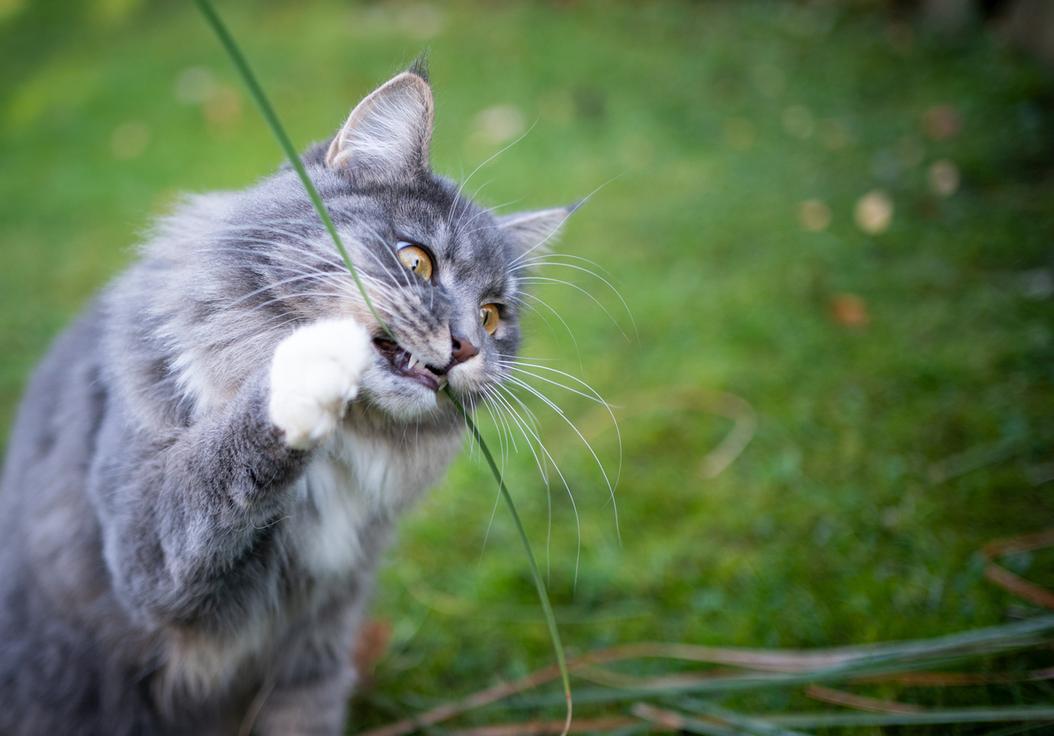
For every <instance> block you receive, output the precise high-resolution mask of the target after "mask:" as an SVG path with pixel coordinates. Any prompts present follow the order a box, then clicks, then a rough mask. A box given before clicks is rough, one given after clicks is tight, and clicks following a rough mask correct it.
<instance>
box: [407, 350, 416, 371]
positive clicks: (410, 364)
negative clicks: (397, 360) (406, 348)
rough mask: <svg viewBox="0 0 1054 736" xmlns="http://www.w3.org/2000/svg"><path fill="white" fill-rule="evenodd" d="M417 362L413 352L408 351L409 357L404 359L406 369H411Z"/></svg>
mask: <svg viewBox="0 0 1054 736" xmlns="http://www.w3.org/2000/svg"><path fill="white" fill-rule="evenodd" d="M418 362H419V361H418V360H417V357H416V356H415V355H414V354H413V353H410V358H409V359H408V360H407V361H406V370H408V371H412V370H413V369H414V366H415V365H417V363H418Z"/></svg>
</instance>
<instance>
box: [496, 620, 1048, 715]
mask: <svg viewBox="0 0 1054 736" xmlns="http://www.w3.org/2000/svg"><path fill="white" fill-rule="evenodd" d="M1051 631H1054V616H1042V617H1038V618H1034V619H1029V620H1027V621H1020V622H1017V623H1012V624H1004V625H1002V626H991V627H987V628H983V629H976V630H974V631H967V632H963V633H959V634H950V635H948V636H941V637H935V638H933V639H929V640H926V639H922V640H913V641H907V642H896V643H892V644H886V645H876V646H875V647H874V648H869V649H867V650H864V652H862V653H861V654H860V656H858V657H854V658H852V659H850V660H848V661H846V662H843V663H840V664H837V665H835V666H831V667H822V668H816V669H813V670H808V671H799V672H795V673H790V674H774V673H751V674H746V675H742V676H732V677H715V678H712V679H709V680H699V681H696V682H683V683H672V684H669V685H666V686H663V687H634V688H589V689H585V690H582V689H579V690H578V692H577V693H576V694H575V700H576V702H578V703H617V702H626V701H630V700H642V699H649V698H654V697H657V696H662V695H673V694H677V693H704V692H705V693H721V692H732V691H743V690H759V689H766V688H778V687H791V686H797V685H807V684H812V683H815V682H833V681H838V680H845V679H849V678H852V677H856V676H860V675H878V674H888V673H897V672H903V671H905V670H911V669H919V668H922V667H926V666H932V665H934V664H935V663H938V662H941V663H948V662H954V661H957V660H962V659H965V658H968V657H974V656H979V655H982V654H994V653H996V652H1003V651H1012V650H1015V649H1022V648H1024V647H1028V646H1032V645H1036V644H1039V643H1041V642H1043V641H1044V638H1043V637H1044V635H1049V633H1050V632H1051ZM558 703H559V700H557V699H554V698H553V697H552V696H551V695H545V694H542V695H538V696H537V697H529V698H521V699H519V700H517V701H516V702H513V703H509V704H508V707H509V708H513V709H518V708H538V707H543V706H547V705H557V704H558Z"/></svg>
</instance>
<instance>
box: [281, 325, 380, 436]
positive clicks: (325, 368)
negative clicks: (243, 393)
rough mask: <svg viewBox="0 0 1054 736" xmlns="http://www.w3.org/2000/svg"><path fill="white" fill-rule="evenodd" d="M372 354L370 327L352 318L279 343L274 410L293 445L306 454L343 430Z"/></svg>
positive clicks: (310, 327) (307, 330) (314, 327)
mask: <svg viewBox="0 0 1054 736" xmlns="http://www.w3.org/2000/svg"><path fill="white" fill-rule="evenodd" d="M371 351H372V348H371V346H370V336H369V333H368V332H367V331H366V328H365V327H363V326H362V325H360V324H359V323H358V322H355V321H353V320H350V319H344V320H325V321H321V322H315V323H314V324H311V325H308V326H307V327H302V328H300V329H299V330H297V331H296V332H294V333H292V334H291V335H289V336H288V337H286V338H285V339H284V340H282V342H280V343H279V344H278V347H277V348H276V349H275V353H274V358H273V360H272V362H271V398H270V402H269V405H268V410H269V412H270V418H271V422H272V423H273V424H274V425H275V426H276V427H278V428H279V429H280V430H282V431H283V432H284V433H285V441H286V444H287V445H289V446H290V447H292V448H295V449H298V450H306V449H308V448H310V447H312V446H313V445H314V444H315V443H317V442H318V441H319V440H321V439H322V438H324V437H325V436H326V435H328V434H330V433H331V432H333V430H335V429H336V428H337V425H338V423H339V422H340V420H341V418H342V417H343V416H344V411H345V409H346V408H347V404H348V402H349V401H351V400H352V399H354V398H355V396H356V395H357V394H358V391H359V379H360V377H361V376H362V372H363V371H364V370H365V369H366V366H367V365H369V361H370V356H371Z"/></svg>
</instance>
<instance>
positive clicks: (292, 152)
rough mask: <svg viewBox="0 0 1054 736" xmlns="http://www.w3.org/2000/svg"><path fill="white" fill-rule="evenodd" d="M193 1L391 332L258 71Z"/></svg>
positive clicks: (210, 13) (203, 3) (199, 1)
mask: <svg viewBox="0 0 1054 736" xmlns="http://www.w3.org/2000/svg"><path fill="white" fill-rule="evenodd" d="M194 3H195V4H196V5H197V6H198V10H200V11H201V14H202V15H203V16H204V17H205V20H206V21H207V22H208V24H209V26H211V28H212V30H213V31H214V32H215V33H216V36H217V37H218V38H219V40H220V43H221V44H223V48H224V49H225V50H226V52H227V55H228V56H230V57H231V61H232V62H233V63H234V66H235V68H236V69H237V70H238V73H239V74H240V75H241V77H242V81H243V82H245V86H246V87H248V88H249V96H250V97H252V98H253V101H254V102H255V103H256V106H257V107H258V108H260V114H261V115H263V117H264V120H266V121H267V125H268V126H270V128H271V132H272V133H273V134H274V137H275V138H276V139H277V140H278V144H279V145H280V146H281V147H282V151H283V152H284V153H285V156H286V158H287V159H289V163H290V164H291V165H292V166H293V169H294V170H295V171H296V175H297V176H299V177H300V181H301V182H303V184H304V189H305V190H307V196H308V197H309V198H310V199H311V204H312V205H314V207H315V211H316V212H318V216H319V217H320V218H322V224H323V225H325V227H326V231H327V232H328V233H329V236H330V237H331V238H332V239H333V244H334V245H335V246H336V247H337V251H338V252H339V253H340V257H341V259H342V260H343V261H344V265H345V267H347V269H348V271H349V272H350V273H351V278H352V279H354V281H355V286H357V287H358V289H359V292H360V293H361V294H362V298H363V299H364V300H365V301H366V306H367V307H368V308H369V310H370V314H372V315H373V318H374V319H375V320H377V322H378V323H379V324H380V325H381V326H382V327H383V328H384V330H385V332H387V333H388V334H389V335H391V330H389V329H388V326H387V325H386V324H385V322H384V320H383V319H381V317H380V315H379V314H378V313H377V310H376V309H375V308H374V306H373V301H372V300H371V299H370V295H369V294H368V293H367V292H366V287H365V286H364V285H363V283H362V280H361V279H360V278H359V272H358V270H356V268H355V264H354V263H353V262H352V260H351V256H350V255H348V249H347V248H345V247H344V241H343V240H341V238H340V233H338V232H337V228H336V226H334V224H333V219H332V218H331V217H330V216H329V210H327V209H326V205H325V204H323V202H322V197H320V196H319V194H318V190H317V189H316V188H315V185H314V183H313V182H312V181H311V177H309V176H308V175H307V170H306V169H305V168H304V162H303V161H301V160H300V154H298V153H297V151H296V148H294V147H293V142H292V141H291V140H289V136H288V135H287V134H286V132H285V128H283V127H282V124H281V122H279V120H278V115H277V114H276V113H275V111H274V108H273V107H271V102H270V101H269V100H268V99H267V95H266V94H264V91H263V88H262V87H261V86H260V83H259V82H257V81H256V75H255V74H253V71H252V68H251V67H250V66H249V62H248V61H247V60H246V59H245V55H244V54H242V52H241V49H240V48H238V44H237V43H235V41H234V36H232V35H231V33H230V31H228V30H227V26H226V25H225V24H224V23H223V20H222V19H221V18H220V16H219V14H218V13H217V12H216V9H215V8H214V7H212V3H211V2H210V0H194Z"/></svg>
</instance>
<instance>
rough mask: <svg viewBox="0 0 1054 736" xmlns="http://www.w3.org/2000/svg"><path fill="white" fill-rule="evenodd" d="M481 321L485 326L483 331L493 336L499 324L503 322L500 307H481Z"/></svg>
mask: <svg viewBox="0 0 1054 736" xmlns="http://www.w3.org/2000/svg"><path fill="white" fill-rule="evenodd" d="M479 321H480V324H482V325H483V329H484V330H486V331H487V333H488V334H490V335H493V334H494V331H495V330H497V329H498V323H499V322H501V312H499V311H498V305H497V304H484V305H483V306H482V307H480V308H479Z"/></svg>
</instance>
